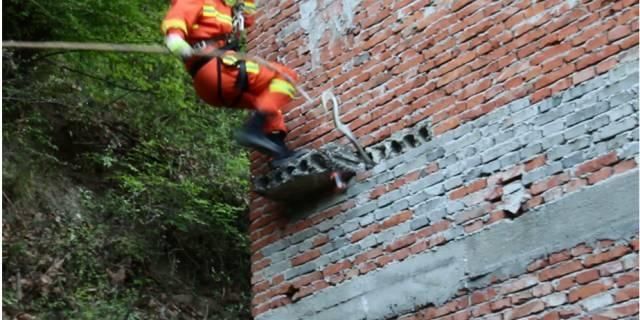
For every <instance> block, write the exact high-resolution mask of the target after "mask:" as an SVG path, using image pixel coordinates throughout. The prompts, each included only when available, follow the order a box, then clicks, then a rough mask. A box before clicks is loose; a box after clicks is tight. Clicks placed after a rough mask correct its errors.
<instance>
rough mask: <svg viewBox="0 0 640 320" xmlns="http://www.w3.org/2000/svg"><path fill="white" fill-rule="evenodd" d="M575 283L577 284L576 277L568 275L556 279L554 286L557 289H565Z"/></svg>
mask: <svg viewBox="0 0 640 320" xmlns="http://www.w3.org/2000/svg"><path fill="white" fill-rule="evenodd" d="M575 284H576V277H575V276H568V277H564V278H561V279H559V280H557V281H555V283H554V288H555V291H564V290H566V289H568V288H571V287H573V286H575Z"/></svg>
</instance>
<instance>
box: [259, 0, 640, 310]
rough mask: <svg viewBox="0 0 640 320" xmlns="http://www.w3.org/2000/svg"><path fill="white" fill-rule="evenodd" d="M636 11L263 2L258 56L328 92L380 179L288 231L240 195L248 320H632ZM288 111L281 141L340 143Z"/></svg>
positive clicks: (601, 5)
mask: <svg viewBox="0 0 640 320" xmlns="http://www.w3.org/2000/svg"><path fill="white" fill-rule="evenodd" d="M637 12H638V4H637V2H635V1H581V0H572V1H520V0H517V1H488V0H477V1H462V0H458V1H437V0H436V1H433V0H432V1H415V0H413V1H412V0H403V1H401V0H397V1H393V0H390V1H356V0H342V1H319V0H318V1H311V0H308V1H281V2H276V1H274V2H270V3H264V4H262V8H261V15H260V17H259V19H258V29H256V30H255V31H254V32H253V33H252V37H251V39H252V40H251V42H250V44H251V47H252V48H255V49H254V51H253V52H254V53H257V54H258V55H261V56H264V57H268V58H270V59H274V60H275V59H278V60H280V61H282V62H284V63H286V64H287V65H290V66H293V67H295V68H296V69H297V70H298V71H299V72H300V74H301V75H302V79H303V81H304V86H305V87H306V88H308V89H309V91H310V94H311V95H312V96H313V97H319V96H320V94H321V93H322V91H324V90H326V89H330V88H331V89H332V90H333V92H334V93H336V95H338V96H339V99H340V100H341V102H342V112H343V114H344V115H345V116H344V118H345V122H346V123H348V125H349V126H350V127H351V129H352V130H354V132H355V133H356V134H357V135H358V136H360V137H362V140H363V141H364V142H365V144H366V146H367V150H368V151H369V152H370V153H371V154H372V156H373V157H374V158H375V160H376V162H378V165H377V166H375V167H374V168H373V169H371V170H368V171H366V172H362V173H360V174H359V175H358V177H357V178H356V179H355V181H354V182H352V185H351V186H350V188H349V189H348V190H347V192H346V193H345V194H343V195H339V196H334V197H332V198H330V199H326V201H324V202H323V203H320V204H318V205H317V206H315V207H314V208H307V209H305V211H303V212H298V216H299V218H296V219H292V218H286V217H285V215H283V214H282V210H283V206H282V205H279V204H276V203H273V202H270V201H268V200H266V199H264V198H261V197H258V196H255V195H253V196H252V200H251V217H250V218H251V240H252V252H253V255H252V263H253V264H252V266H253V268H252V273H253V274H252V283H253V293H254V297H253V313H254V315H255V316H256V318H257V319H337V318H342V319H389V318H400V319H414V318H418V319H423V318H425V319H432V318H441V317H442V318H456V319H458V318H460V319H466V318H480V317H486V318H487V319H516V318H523V317H531V318H542V317H545V319H558V318H567V317H578V316H584V315H588V316H596V315H603V316H605V317H609V318H621V317H626V316H630V315H634V314H637V313H638V284H637V282H638V180H637V176H638V170H637V163H638V69H637V65H638V50H637V44H638V16H637ZM286 117H287V120H288V124H289V126H290V128H291V129H292V131H291V134H290V136H289V139H290V143H292V144H293V145H295V146H307V147H309V146H312V147H313V146H319V145H323V144H325V143H327V142H331V141H336V140H338V141H342V140H340V139H342V138H341V136H340V134H339V133H338V132H335V131H334V130H332V128H333V124H332V122H331V120H330V115H329V114H326V113H325V112H324V111H323V110H322V108H321V107H319V103H318V102H317V101H316V102H315V103H299V104H294V105H292V106H291V109H290V110H288V111H287V112H286ZM253 160H254V168H253V170H254V173H260V172H264V170H267V169H266V166H265V165H264V161H263V160H264V159H263V158H261V157H260V156H257V155H254V157H253Z"/></svg>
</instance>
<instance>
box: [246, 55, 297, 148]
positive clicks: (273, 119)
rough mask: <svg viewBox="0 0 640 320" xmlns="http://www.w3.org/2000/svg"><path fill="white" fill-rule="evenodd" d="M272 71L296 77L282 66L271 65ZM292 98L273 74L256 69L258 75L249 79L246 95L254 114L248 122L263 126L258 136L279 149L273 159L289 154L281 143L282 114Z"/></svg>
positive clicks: (289, 88) (288, 86)
mask: <svg viewBox="0 0 640 320" xmlns="http://www.w3.org/2000/svg"><path fill="white" fill-rule="evenodd" d="M272 67H274V68H278V72H280V73H285V74H289V75H290V77H292V78H294V79H295V77H296V75H295V73H294V72H293V71H292V70H290V69H288V68H286V67H284V66H282V65H278V64H272ZM294 94H295V88H294V86H293V85H292V84H291V83H289V82H288V81H286V80H284V79H283V78H282V77H281V76H279V75H278V73H276V72H275V71H274V70H271V69H268V68H266V67H263V66H260V72H259V73H257V74H250V75H249V95H251V96H252V97H255V98H254V99H252V101H251V102H252V103H253V106H252V107H251V108H252V109H254V110H256V113H255V114H254V116H253V117H252V119H255V118H261V119H262V121H263V123H264V126H263V128H262V132H263V133H264V134H266V135H267V136H268V137H269V138H270V139H271V141H273V142H274V143H276V144H277V145H278V146H279V147H280V148H281V151H280V152H278V153H274V154H272V155H273V157H274V158H275V159H283V158H287V157H289V156H291V155H292V154H293V153H292V152H291V151H290V150H289V149H288V148H287V146H286V145H285V143H284V138H285V136H286V134H287V128H286V126H285V122H284V117H283V114H282V111H283V108H284V107H285V106H286V105H287V104H288V103H289V102H291V100H292V99H293V96H294ZM250 123H251V122H250ZM245 135H246V133H245ZM240 136H242V132H241V135H240Z"/></svg>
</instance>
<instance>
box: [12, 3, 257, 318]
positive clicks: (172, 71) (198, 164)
mask: <svg viewBox="0 0 640 320" xmlns="http://www.w3.org/2000/svg"><path fill="white" fill-rule="evenodd" d="M167 6H168V2H159V1H152V0H135V1H133V0H109V1H107V0H77V1H52V0H39V1H18V0H9V1H5V2H4V14H5V19H4V22H3V27H4V29H5V30H4V32H5V33H4V35H3V36H4V38H5V39H19V40H64V41H101V42H122V43H159V42H160V41H161V40H162V35H161V34H160V31H159V24H160V21H161V19H162V16H163V15H164V11H165V10H166V8H167ZM9 17H10V18H9ZM25 26H29V27H28V28H25ZM2 90H3V107H2V108H3V110H2V111H3V140H4V143H3V151H4V153H3V160H4V161H3V183H4V190H3V196H4V197H5V202H4V204H5V205H4V208H3V209H5V224H6V226H7V227H8V228H6V230H7V231H6V232H5V241H3V248H4V249H5V252H7V254H5V256H3V265H4V266H5V270H6V271H5V273H3V275H4V279H3V280H5V281H3V283H4V284H5V285H3V286H4V288H5V290H6V291H5V292H8V294H7V295H6V299H5V300H4V302H5V303H4V304H3V305H5V311H6V312H13V313H15V312H19V311H21V310H22V311H24V310H26V311H28V312H32V313H39V314H45V315H52V314H56V315H59V316H61V317H62V318H64V317H74V318H83V319H85V318H86V319H92V318H95V319H104V315H110V314H111V315H113V314H119V313H123V314H124V312H130V313H131V315H132V319H133V316H134V315H135V314H143V313H141V312H143V311H141V310H145V308H147V309H153V308H151V307H149V305H150V303H151V302H149V301H156V300H157V301H160V302H159V303H165V302H166V300H171V299H170V297H168V298H166V299H164V298H162V299H161V298H158V297H160V296H162V295H161V294H160V292H163V291H164V290H175V292H183V291H188V290H191V292H192V293H194V294H198V295H206V296H210V297H215V298H216V299H219V300H223V301H225V302H226V303H227V304H228V307H225V308H223V309H224V310H222V309H221V310H219V312H221V314H222V313H225V312H226V314H229V312H231V314H233V316H232V317H231V318H234V317H235V318H239V317H248V315H247V314H248V311H247V308H248V296H249V294H248V290H249V283H248V279H247V278H248V276H247V275H248V273H249V271H248V270H249V261H248V260H249V258H248V249H247V242H248V241H247V238H246V229H247V221H246V218H245V216H246V211H247V201H246V199H245V195H246V194H247V192H248V182H247V177H248V159H247V155H246V153H245V152H244V151H243V150H241V149H239V148H238V146H237V145H235V144H234V143H233V142H231V140H232V139H230V136H231V133H232V131H233V128H235V127H237V126H238V125H239V123H240V121H241V119H242V117H243V116H244V114H243V113H242V112H237V111H236V110H223V109H214V108H211V107H209V106H206V105H203V104H202V103H200V102H199V101H198V100H197V99H196V97H195V94H194V92H193V89H192V87H191V80H190V79H189V77H188V75H187V74H186V72H184V70H183V66H182V65H181V63H180V62H179V61H177V59H175V58H173V57H170V56H161V55H143V54H114V53H94V52H62V51H53V50H52V51H8V50H5V51H3V87H2ZM27 234H31V235H32V236H31V238H29V237H27V240H24V239H25V238H24V236H25V235H27ZM56 259H64V263H63V264H62V265H61V267H60V270H61V271H60V273H61V274H56V275H55V276H49V275H47V271H48V270H49V268H50V267H51V264H52V263H55V262H56V261H57V260H56ZM120 269H122V270H125V271H124V272H125V273H124V274H125V277H124V279H123V280H118V281H116V280H114V277H113V276H112V273H113V272H117V270H120ZM18 274H21V276H20V277H18V276H17V275H18ZM43 274H44V275H47V277H49V278H51V279H52V281H53V283H52V284H46V285H43V284H42V283H41V281H40V280H41V279H40V278H41V277H42V275H43ZM21 280H22V282H25V281H26V282H25V283H24V288H22V289H24V290H23V292H21V293H20V294H19V296H20V297H18V295H17V294H18V292H16V291H17V290H16V288H17V287H20V286H22V285H20V284H19V283H20V281H21ZM43 288H46V290H44V289H43ZM56 288H57V289H56ZM43 290H44V291H43ZM44 292H46V294H44ZM92 299H93V300H92ZM95 299H97V300H95ZM163 299H164V300H165V301H161V300H163ZM141 301H144V303H143V302H141ZM167 303H168V302H167ZM143 305H144V306H143ZM154 310H155V309H154ZM207 310H208V309H207ZM225 310H226V311H225ZM229 310H231V311H229ZM141 318H149V316H148V315H147V316H143V315H141Z"/></svg>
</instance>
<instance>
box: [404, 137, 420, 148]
mask: <svg viewBox="0 0 640 320" xmlns="http://www.w3.org/2000/svg"><path fill="white" fill-rule="evenodd" d="M403 140H404V141H405V142H406V143H407V145H408V146H409V147H411V148H415V147H416V146H417V145H418V140H417V139H416V136H414V135H412V134H408V135H406V136H404V139H403Z"/></svg>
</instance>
